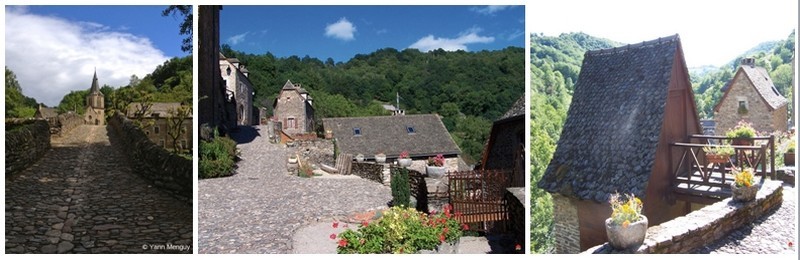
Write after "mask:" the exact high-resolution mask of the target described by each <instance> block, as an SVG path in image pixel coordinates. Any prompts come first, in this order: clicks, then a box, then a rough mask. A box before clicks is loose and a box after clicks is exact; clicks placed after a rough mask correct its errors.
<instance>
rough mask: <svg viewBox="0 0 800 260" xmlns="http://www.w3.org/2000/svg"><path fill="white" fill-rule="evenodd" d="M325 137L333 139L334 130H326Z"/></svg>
mask: <svg viewBox="0 0 800 260" xmlns="http://www.w3.org/2000/svg"><path fill="white" fill-rule="evenodd" d="M325 139H333V131H331V130H325Z"/></svg>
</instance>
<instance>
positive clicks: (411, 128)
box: [406, 126, 417, 135]
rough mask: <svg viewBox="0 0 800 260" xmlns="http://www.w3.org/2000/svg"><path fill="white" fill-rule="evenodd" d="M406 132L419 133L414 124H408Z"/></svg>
mask: <svg viewBox="0 0 800 260" xmlns="http://www.w3.org/2000/svg"><path fill="white" fill-rule="evenodd" d="M406 132H408V134H410V135H413V134H416V133H417V130H416V129H414V127H413V126H406Z"/></svg>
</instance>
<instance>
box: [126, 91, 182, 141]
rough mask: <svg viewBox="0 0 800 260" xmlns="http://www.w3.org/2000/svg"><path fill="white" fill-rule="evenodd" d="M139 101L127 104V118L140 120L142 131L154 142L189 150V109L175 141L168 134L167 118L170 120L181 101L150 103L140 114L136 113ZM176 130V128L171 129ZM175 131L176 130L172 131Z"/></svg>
mask: <svg viewBox="0 0 800 260" xmlns="http://www.w3.org/2000/svg"><path fill="white" fill-rule="evenodd" d="M140 106H141V103H132V104H130V105H128V113H127V114H126V117H127V118H129V119H136V120H141V121H142V126H143V129H142V132H144V134H145V135H146V136H147V138H149V139H150V141H152V142H153V143H154V144H156V145H158V146H160V147H163V148H167V149H175V148H176V147H179V148H182V149H185V150H191V149H192V148H193V142H192V131H193V125H194V124H193V122H192V113H191V111H189V116H188V117H187V118H186V119H185V120H184V121H183V123H182V124H181V128H179V130H181V132H180V134H179V135H178V136H179V137H178V139H177V142H174V141H175V140H173V138H172V136H171V135H170V132H169V131H170V128H169V127H170V124H169V122H168V120H172V118H173V115H175V113H176V111H177V110H178V108H180V107H181V103H152V104H151V107H150V108H149V109H148V110H147V112H145V113H144V115H142V116H138V115H136V113H137V111H138V110H139V109H140ZM173 131H176V130H173ZM174 133H177V132H174Z"/></svg>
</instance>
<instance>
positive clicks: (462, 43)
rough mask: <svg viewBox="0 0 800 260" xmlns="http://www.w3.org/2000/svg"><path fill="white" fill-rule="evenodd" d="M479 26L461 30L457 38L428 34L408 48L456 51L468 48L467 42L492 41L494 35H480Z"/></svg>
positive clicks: (424, 50)
mask: <svg viewBox="0 0 800 260" xmlns="http://www.w3.org/2000/svg"><path fill="white" fill-rule="evenodd" d="M480 31H481V29H480V28H474V27H473V28H471V29H469V30H467V31H466V32H462V33H461V34H460V35H459V36H458V38H455V39H450V38H437V37H435V36H433V35H428V36H425V37H422V38H421V39H419V40H417V42H415V43H414V44H411V46H408V48H412V49H418V50H420V51H423V52H426V51H431V50H436V49H443V50H445V51H457V50H464V51H466V50H468V49H467V44H474V43H491V42H494V37H486V36H480V35H478V33H480Z"/></svg>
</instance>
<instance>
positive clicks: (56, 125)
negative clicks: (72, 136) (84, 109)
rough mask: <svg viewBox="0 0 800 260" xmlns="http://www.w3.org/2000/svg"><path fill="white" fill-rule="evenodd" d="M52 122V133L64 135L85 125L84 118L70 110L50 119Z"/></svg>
mask: <svg viewBox="0 0 800 260" xmlns="http://www.w3.org/2000/svg"><path fill="white" fill-rule="evenodd" d="M48 122H49V123H50V134H53V135H58V136H64V135H66V134H68V133H69V132H70V131H72V129H75V128H76V127H78V126H79V125H83V118H82V117H81V116H79V115H78V114H75V113H72V112H68V113H64V114H60V115H58V117H55V118H50V119H48Z"/></svg>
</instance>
